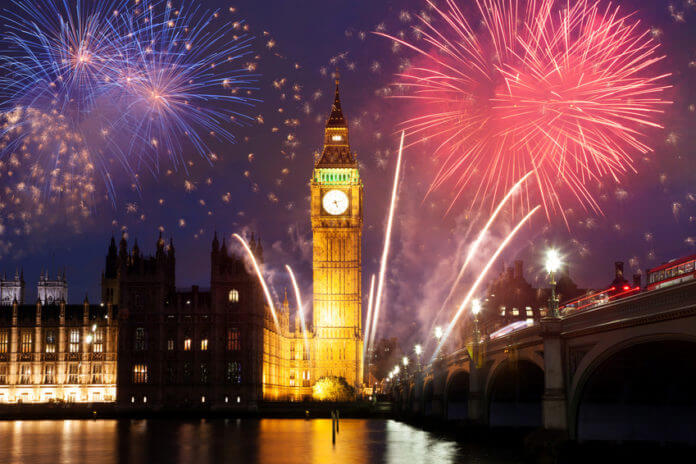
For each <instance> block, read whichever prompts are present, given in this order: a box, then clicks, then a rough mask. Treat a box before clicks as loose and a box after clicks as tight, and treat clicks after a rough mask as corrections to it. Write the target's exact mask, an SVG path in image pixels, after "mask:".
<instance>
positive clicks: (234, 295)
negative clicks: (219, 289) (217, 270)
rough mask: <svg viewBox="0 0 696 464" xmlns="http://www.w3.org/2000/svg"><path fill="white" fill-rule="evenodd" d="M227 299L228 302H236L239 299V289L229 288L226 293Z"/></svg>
mask: <svg viewBox="0 0 696 464" xmlns="http://www.w3.org/2000/svg"><path fill="white" fill-rule="evenodd" d="M227 299H228V300H229V302H230V303H237V302H238V301H239V290H237V289H232V290H230V293H229V294H228V295H227Z"/></svg>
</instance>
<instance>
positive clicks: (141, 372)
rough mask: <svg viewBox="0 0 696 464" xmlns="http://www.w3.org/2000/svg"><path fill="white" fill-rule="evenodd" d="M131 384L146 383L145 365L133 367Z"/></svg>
mask: <svg viewBox="0 0 696 464" xmlns="http://www.w3.org/2000/svg"><path fill="white" fill-rule="evenodd" d="M133 383H147V364H135V365H134V366H133Z"/></svg>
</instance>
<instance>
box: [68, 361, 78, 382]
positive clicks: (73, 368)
mask: <svg viewBox="0 0 696 464" xmlns="http://www.w3.org/2000/svg"><path fill="white" fill-rule="evenodd" d="M68 383H80V379H79V371H78V365H77V363H70V364H68Z"/></svg>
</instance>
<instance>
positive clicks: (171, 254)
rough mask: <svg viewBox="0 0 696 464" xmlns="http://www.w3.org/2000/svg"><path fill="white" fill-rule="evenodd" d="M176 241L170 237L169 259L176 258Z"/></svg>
mask: <svg viewBox="0 0 696 464" xmlns="http://www.w3.org/2000/svg"><path fill="white" fill-rule="evenodd" d="M174 251H175V250H174V239H173V238H172V237H169V248H168V249H167V256H168V257H169V258H174Z"/></svg>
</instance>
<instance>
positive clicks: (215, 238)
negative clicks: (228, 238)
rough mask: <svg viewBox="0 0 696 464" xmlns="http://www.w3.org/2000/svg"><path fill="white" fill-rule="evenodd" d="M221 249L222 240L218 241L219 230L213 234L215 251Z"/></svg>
mask: <svg viewBox="0 0 696 464" xmlns="http://www.w3.org/2000/svg"><path fill="white" fill-rule="evenodd" d="M218 251H220V242H219V241H218V236H217V231H215V233H214V234H213V253H217V252H218Z"/></svg>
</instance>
